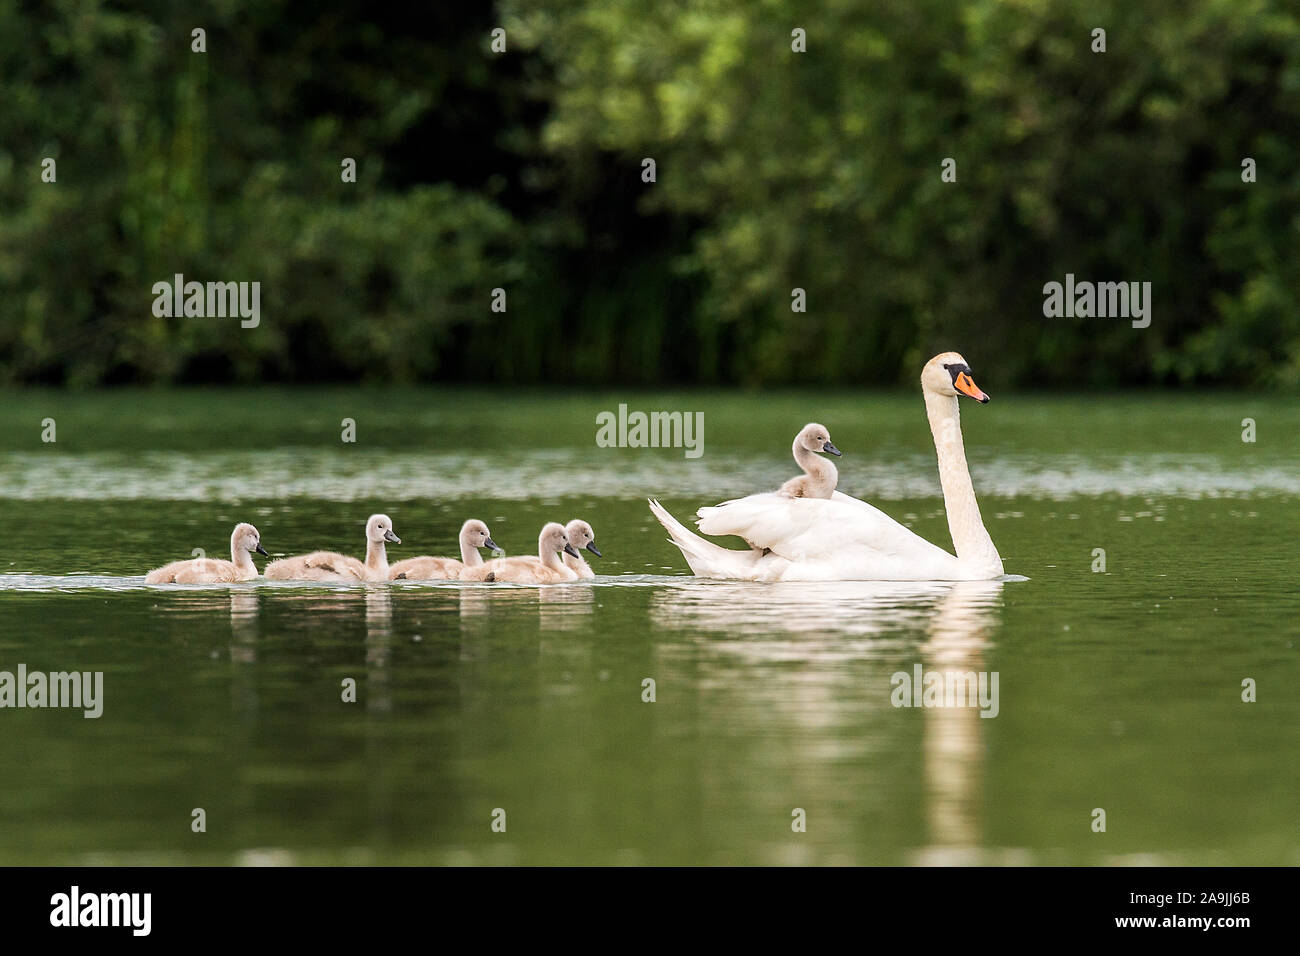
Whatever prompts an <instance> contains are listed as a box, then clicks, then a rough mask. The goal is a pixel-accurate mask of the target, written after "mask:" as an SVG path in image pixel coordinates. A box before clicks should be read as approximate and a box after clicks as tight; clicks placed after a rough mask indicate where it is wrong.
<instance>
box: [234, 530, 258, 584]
mask: <svg viewBox="0 0 1300 956" xmlns="http://www.w3.org/2000/svg"><path fill="white" fill-rule="evenodd" d="M230 563H231V564H233V565H234V566H235V567H237V568H239V569H240V570H241V571H252V572H253V574H254V575H256V574H257V565H255V564H254V563H253V556H252V555H251V554H249V553H248V549H247V548H241V547H240V546H239V539H238V538H236V537H234V536H231V538H230Z"/></svg>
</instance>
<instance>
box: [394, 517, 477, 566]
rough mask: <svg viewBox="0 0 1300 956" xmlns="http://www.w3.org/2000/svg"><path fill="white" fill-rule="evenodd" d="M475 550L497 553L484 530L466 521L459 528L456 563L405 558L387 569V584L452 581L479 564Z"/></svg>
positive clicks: (442, 560) (426, 558)
mask: <svg viewBox="0 0 1300 956" xmlns="http://www.w3.org/2000/svg"><path fill="white" fill-rule="evenodd" d="M479 548H491V549H492V550H493V551H496V550H497V544H496V542H495V541H493V540H492V535H491V534H490V533H489V532H488V526H487V525H485V524H484V523H483V522H482V521H479V520H478V519H477V518H470V519H469V520H468V521H466V522H465V523H464V524H463V525H461V526H460V560H459V561H457V560H456V559H455V558H431V557H427V556H425V557H419V558H407V559H406V560H405V561H398V562H397V563H396V564H394V565H391V566H390V567H389V569H388V579H389V580H390V581H455V580H456V579H457V578H459V577H460V573H461V572H462V571H464V570H465V569H466V568H475V567H478V566H479V565H480V564H482V563H483V556H482V555H481V554H479V553H478V549H479Z"/></svg>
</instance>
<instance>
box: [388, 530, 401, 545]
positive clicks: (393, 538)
mask: <svg viewBox="0 0 1300 956" xmlns="http://www.w3.org/2000/svg"><path fill="white" fill-rule="evenodd" d="M384 540H385V541H391V542H393V544H401V543H402V539H401V538H399V537H398V536H397V535H395V534H393V532H391V531H385V532H384Z"/></svg>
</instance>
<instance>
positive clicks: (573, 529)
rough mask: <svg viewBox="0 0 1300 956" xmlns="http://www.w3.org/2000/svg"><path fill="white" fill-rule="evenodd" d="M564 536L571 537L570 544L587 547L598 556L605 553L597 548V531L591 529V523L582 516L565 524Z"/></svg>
mask: <svg viewBox="0 0 1300 956" xmlns="http://www.w3.org/2000/svg"><path fill="white" fill-rule="evenodd" d="M564 536H565V537H566V538H568V539H569V544H570V545H571V546H573V547H575V548H579V549H581V548H586V549H587V550H588V551H590V552H591V553H592V554H594V555H595V556H596V557H598V558H603V557H604V555H603V554H601V553H600V551H598V550H597V549H596V532H594V531H592V530H591V525H589V524H587V522H585V521H583V520H582V519H581V518H574V519H573V520H572V521H570V522H569V523H568V524H567V525H565V526H564Z"/></svg>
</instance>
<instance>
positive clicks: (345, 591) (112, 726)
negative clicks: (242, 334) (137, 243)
mask: <svg viewBox="0 0 1300 956" xmlns="http://www.w3.org/2000/svg"><path fill="white" fill-rule="evenodd" d="M981 384H983V385H985V386H986V387H988V388H990V389H993V384H994V383H993V382H982V383H981ZM620 402H624V403H627V404H628V405H629V406H631V407H633V408H641V409H645V410H653V409H664V410H682V411H703V412H704V413H705V426H706V427H705V435H704V449H705V453H704V455H703V456H702V457H701V458H699V459H698V460H691V459H688V458H686V456H685V455H684V453H683V450H682V449H601V448H597V447H596V446H595V442H594V436H595V431H596V428H595V416H596V414H597V413H598V412H600V411H602V410H610V409H616V408H617V405H618V403H620ZM1247 417H1249V418H1252V419H1254V420H1255V421H1256V422H1257V437H1258V440H1257V441H1256V442H1254V443H1245V442H1242V440H1241V431H1242V426H1241V420H1242V419H1243V418H1247ZM46 418H53V419H55V421H56V423H57V441H56V442H54V443H52V444H50V443H43V442H42V441H41V431H42V425H41V423H42V421H43V420H44V419H46ZM344 418H351V419H353V420H355V422H356V432H357V441H356V442H355V443H343V442H342V441H340V433H341V430H342V426H341V422H342V420H343V419H344ZM813 418H815V419H817V420H819V421H822V422H823V423H825V424H827V425H828V426H829V428H830V429H831V432H832V435H833V436H834V439H835V442H836V444H837V445H838V446H839V447H840V448H841V449H843V450H844V452H845V456H844V458H843V459H841V460H839V462H838V464H839V465H840V469H841V489H842V490H845V491H847V492H849V493H851V494H856V495H859V496H862V497H865V498H867V499H868V500H871V501H873V502H874V503H877V504H878V505H879V506H881V507H882V508H884V510H886V511H887V512H888V513H889V514H891V515H893V516H894V517H896V518H897V519H898V520H900V521H903V522H904V523H905V524H907V525H908V526H909V527H912V528H913V529H914V530H916V531H917V532H918V533H919V534H922V535H924V536H925V537H927V538H929V539H931V540H933V541H936V542H938V543H940V544H942V545H943V546H944V547H947V546H948V545H949V541H948V538H947V527H946V522H945V519H944V515H943V503H942V498H941V496H940V492H939V487H938V480H937V476H936V474H935V467H934V457H933V450H932V446H931V445H930V443H929V436H928V433H927V432H926V428H925V418H924V411H923V408H922V406H921V401H920V398H919V396H909V395H897V396H896V395H871V394H832V395H826V394H820V393H818V394H814V393H776V394H763V395H745V394H734V393H731V394H727V393H717V394H714V393H707V392H703V393H702V392H681V393H664V394H648V393H647V394H641V395H631V396H629V395H627V394H621V395H600V394H581V393H579V394H568V393H566V394H552V393H541V392H512V393H488V392H470V393H460V392H450V391H417V390H409V391H404V390H385V391H364V390H345V389H340V390H325V389H322V390H311V391H298V392H295V391H278V390H262V391H255V392H254V391H244V392H241V391H191V392H134V391H126V392H106V393H90V394H81V395H75V394H74V395H65V394H62V393H57V392H48V393H44V392H39V391H37V392H25V393H22V394H13V395H8V396H5V401H4V405H3V410H2V411H0V426H3V427H2V428H0V452H2V454H0V515H3V519H4V520H3V523H2V525H0V526H3V528H4V529H5V547H4V549H3V551H0V670H13V669H14V668H15V667H16V665H17V664H18V663H20V662H22V663H25V664H26V665H27V667H28V669H29V670H47V671H57V670H70V669H77V670H91V671H103V672H104V684H105V704H104V715H103V716H102V717H101V718H100V719H98V720H87V719H84V718H83V717H82V716H81V713H80V712H79V711H66V710H31V709H22V710H16V709H4V710H0V722H3V729H4V730H5V733H3V734H2V735H0V765H2V766H4V767H6V768H7V769H8V771H9V772H8V773H7V775H6V779H7V783H6V786H5V787H4V788H3V789H2V790H0V821H3V823H0V863H44V862H55V863H82V862H193V863H231V862H235V863H268V862H269V863H286V862H312V863H314V862H322V863H325V862H328V863H336V862H338V863H350V862H379V863H390V862H391V863H449V862H451V863H454V862H463V863H632V864H635V863H932V862H992V863H1001V862H1027V863H1111V862H1167V863H1183V862H1187V863H1224V864H1227V863H1287V864H1296V863H1300V835H1298V834H1297V828H1296V823H1295V817H1294V803H1295V801H1294V794H1295V793H1296V791H1297V786H1298V785H1300V770H1298V769H1297V766H1298V765H1297V761H1296V759H1295V758H1296V752H1297V742H1298V741H1297V727H1300V720H1298V718H1300V705H1297V704H1296V703H1295V697H1294V695H1293V694H1292V693H1290V691H1291V688H1292V687H1293V686H1295V683H1296V680H1297V678H1300V667H1298V666H1297V660H1296V648H1295V638H1296V632H1297V630H1298V629H1300V628H1298V627H1297V625H1296V624H1295V622H1296V621H1297V620H1300V613H1298V612H1300V599H1297V596H1296V588H1295V580H1296V577H1297V572H1298V571H1300V561H1297V559H1296V556H1295V555H1296V548H1295V541H1296V540H1298V537H1297V536H1298V534H1300V503H1298V502H1300V496H1298V494H1297V493H1298V491H1300V467H1298V466H1300V445H1298V444H1297V440H1296V438H1295V437H1294V436H1296V435H1297V434H1298V433H1300V411H1297V409H1296V406H1295V403H1294V402H1288V401H1284V400H1279V399H1261V398H1257V397H1253V396H1243V395H1198V394H1195V393H1180V394H1168V395H1164V396H1158V397H1153V396H1142V395H1131V396H1107V397H1105V398H1100V397H1098V398H1069V399H1062V398H1043V397H1038V396H1010V395H1000V394H998V393H997V392H996V391H994V401H993V403H992V404H991V405H989V406H988V407H986V408H979V407H975V406H973V405H967V406H964V407H963V425H964V428H965V432H966V443H967V447H968V451H969V453H970V457H971V466H972V471H973V473H974V477H975V482H976V488H977V490H978V491H979V493H980V498H981V505H982V509H983V513H984V517H985V521H986V523H987V524H988V526H989V528H990V531H991V533H992V535H993V538H994V540H995V542H996V543H997V544H998V546H999V549H1000V550H1001V552H1002V554H1003V557H1004V561H1005V564H1006V567H1007V570H1008V571H1009V572H1013V573H1014V574H1016V575H1018V576H1022V577H1024V578H1027V580H1014V581H1007V582H989V583H965V584H945V583H930V584H927V583H908V584H890V583H871V582H852V583H827V584H778V585H758V584H744V583H733V582H710V581H700V580H697V579H694V578H692V577H690V576H689V573H688V571H687V569H686V566H685V564H684V562H683V561H682V559H681V557H680V555H679V554H678V553H677V552H676V550H675V549H674V548H673V547H672V546H671V545H670V544H668V543H667V542H666V540H665V535H664V534H663V532H662V530H661V529H660V528H659V526H658V525H657V523H655V522H654V520H653V518H652V517H651V516H650V514H649V512H648V510H647V509H646V507H645V503H644V499H645V497H646V496H648V495H654V496H656V497H659V498H660V499H661V500H662V501H663V502H664V504H665V505H666V506H667V507H668V508H669V509H670V510H672V511H673V512H674V513H675V514H677V515H678V516H679V517H680V518H682V519H683V520H684V519H686V518H687V517H688V516H689V514H690V513H691V512H692V511H693V510H694V509H695V508H696V507H698V506H700V505H702V504H711V503H715V502H716V501H719V500H722V499H724V498H727V497H730V496H734V495H738V494H745V493H748V492H751V491H755V490H762V489H765V488H771V487H775V486H776V485H777V484H778V483H779V482H780V481H782V480H784V479H785V478H787V477H789V476H790V474H792V468H793V464H792V462H791V461H790V460H789V450H788V449H789V444H790V440H791V438H792V437H793V435H794V433H795V431H797V430H798V428H799V427H800V426H801V425H802V424H804V423H805V422H806V421H808V420H809V419H813ZM377 510H383V511H385V512H387V513H388V514H389V515H391V516H392V518H393V520H394V523H395V526H396V529H397V532H398V534H399V535H401V536H402V538H403V544H402V545H401V546H400V547H397V546H394V547H393V548H392V551H391V557H392V558H393V559H394V560H395V559H397V558H399V557H407V556H412V555H416V554H451V553H454V550H455V535H456V531H457V529H458V528H459V525H460V523H461V522H462V521H463V520H464V519H465V518H467V517H478V518H482V519H484V520H485V521H487V522H488V524H489V526H490V527H491V529H492V533H493V537H494V538H495V539H496V540H497V541H498V542H499V543H500V544H502V545H503V546H504V547H505V548H507V549H508V551H509V552H510V553H527V552H529V551H530V550H532V548H533V546H534V543H535V540H536V535H537V529H538V528H539V527H540V525H541V524H542V523H543V522H544V521H547V520H561V521H564V520H568V519H569V518H572V517H582V518H586V519H587V520H588V521H590V522H591V523H592V525H593V526H594V527H595V530H596V535H597V541H598V543H599V546H600V547H601V549H602V551H603V552H604V553H605V555H606V557H605V558H604V559H603V560H602V559H593V564H594V565H596V567H597V570H598V572H599V574H600V577H598V578H597V580H596V581H595V582H593V583H590V584H586V583H584V584H576V585H568V586H563V587H551V588H528V587H512V586H484V585H476V586H469V585H458V584H454V583H450V584H447V583H443V584H421V583H404V584H395V585H391V586H390V585H379V586H360V585H358V586H351V587H348V586H337V587H327V586H304V585H296V584H290V583H280V582H269V583H268V582H255V583H250V584H241V585H235V586H223V587H177V586H172V587H146V586H145V585H144V584H143V574H144V573H145V571H147V570H148V569H149V568H151V567H154V566H157V565H159V564H162V563H164V562H166V561H170V560H175V559H178V558H184V557H188V556H190V554H191V551H192V550H193V549H195V548H202V549H204V550H205V551H206V552H207V553H209V554H212V555H214V556H215V555H222V556H224V552H225V549H226V548H227V541H228V538H229V534H230V529H231V527H232V526H233V525H234V524H235V523H236V522H237V521H252V522H254V523H255V524H257V525H258V527H259V528H260V529H261V531H262V535H263V542H264V544H265V545H266V547H267V548H268V550H270V551H271V553H272V555H275V556H279V555H282V554H296V553H301V552H304V551H307V550H311V549H316V548H331V549H338V550H343V551H347V552H352V553H357V552H359V551H360V550H361V543H362V542H361V528H362V525H363V524H364V521H365V518H366V516H367V515H368V514H370V513H371V512H372V511H377ZM733 543H734V542H733ZM1097 549H1103V550H1104V552H1105V570H1104V572H1101V571H1094V570H1093V569H1094V567H1096V566H1097V564H1098V556H1097ZM917 664H921V665H922V666H923V667H924V668H936V669H952V670H961V671H972V672H994V671H996V672H997V673H998V675H999V691H1000V700H999V708H998V714H997V716H996V717H995V718H992V719H986V718H981V717H980V716H979V711H978V710H977V709H972V708H896V707H894V706H891V690H892V687H891V677H892V675H894V674H895V673H897V672H900V671H903V672H909V673H910V672H911V671H912V669H913V668H914V666H915V665H917ZM349 678H350V679H353V680H355V681H356V682H357V688H358V691H357V701H356V703H344V702H343V701H342V700H341V699H340V698H341V687H342V684H343V681H344V680H346V679H349ZM647 678H649V679H652V680H653V681H654V687H655V698H656V699H655V701H654V702H653V703H647V702H645V701H643V699H642V698H643V693H644V691H643V686H644V685H643V682H644V681H645V680H646V679H647ZM1246 678H1251V679H1253V680H1254V681H1256V682H1257V685H1258V702H1256V703H1253V704H1248V703H1243V702H1242V700H1241V693H1242V681H1243V680H1244V679H1246ZM196 807H201V808H203V809H204V810H205V811H206V815H207V832H206V833H194V832H192V831H191V826H190V823H191V812H192V810H193V809H194V808H196ZM496 808H502V809H504V810H505V812H506V817H507V829H506V832H505V833H495V832H493V831H492V829H491V823H492V816H493V812H494V810H495V809H496ZM796 808H799V809H802V810H803V811H804V812H805V813H806V818H807V832H804V833H795V832H792V830H791V820H792V811H794V810H795V809H796ZM1095 808H1103V809H1104V810H1105V811H1106V814H1107V829H1106V832H1105V833H1095V832H1093V831H1092V828H1091V824H1092V819H1093V818H1092V814H1093V811H1094V809H1095Z"/></svg>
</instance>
